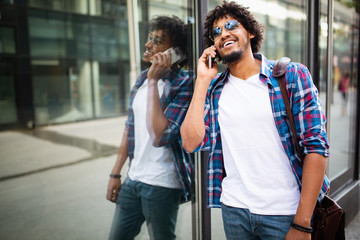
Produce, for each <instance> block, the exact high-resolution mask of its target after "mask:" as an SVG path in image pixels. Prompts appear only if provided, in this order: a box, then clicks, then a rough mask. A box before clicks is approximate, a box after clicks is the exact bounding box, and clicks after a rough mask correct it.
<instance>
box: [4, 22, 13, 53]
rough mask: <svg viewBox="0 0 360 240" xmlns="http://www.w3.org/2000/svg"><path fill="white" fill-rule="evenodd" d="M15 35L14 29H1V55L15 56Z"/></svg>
mask: <svg viewBox="0 0 360 240" xmlns="http://www.w3.org/2000/svg"><path fill="white" fill-rule="evenodd" d="M15 53H16V46H15V33H14V28H12V27H3V26H1V27H0V54H15Z"/></svg>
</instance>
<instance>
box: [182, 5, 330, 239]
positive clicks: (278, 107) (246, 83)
mask: <svg viewBox="0 0 360 240" xmlns="http://www.w3.org/2000/svg"><path fill="white" fill-rule="evenodd" d="M205 29H206V34H205V38H206V40H205V43H206V45H207V47H208V48H207V49H205V51H204V53H203V54H202V56H201V57H200V59H199V61H198V69H197V80H196V83H195V90H194V95H193V98H192V100H191V104H190V107H189V110H188V113H187V115H186V117H185V120H184V122H183V124H182V126H181V137H182V142H183V146H184V148H185V149H186V150H187V151H188V152H194V151H198V150H210V153H209V160H208V186H207V189H208V206H209V207H221V208H222V215H223V222H224V228H225V234H226V237H227V239H310V238H311V234H310V233H308V232H310V231H311V217H312V213H313V210H314V206H315V204H316V201H317V199H319V200H321V199H322V198H323V196H324V194H325V193H326V192H327V191H328V188H329V181H328V179H327V178H326V176H325V167H326V160H327V156H328V143H327V136H326V132H325V116H324V113H323V111H322V110H321V103H320V100H319V98H318V95H317V89H316V87H315V86H314V84H313V82H312V79H311V76H310V73H309V71H308V69H307V68H306V67H305V66H303V65H301V64H297V63H290V64H289V66H288V69H287V73H286V76H285V83H286V88H287V90H288V94H289V97H290V102H291V105H292V111H293V114H294V118H295V125H296V132H297V135H298V138H299V143H300V146H301V151H302V153H303V155H304V156H305V157H304V164H303V165H302V164H301V160H300V158H299V156H298V154H297V153H296V150H295V146H294V142H293V140H292V135H291V130H290V126H289V124H288V119H287V114H286V110H285V104H284V102H283V100H282V96H281V92H280V88H279V84H278V79H276V78H274V77H273V76H272V70H273V65H274V61H269V60H267V59H266V58H265V57H264V56H263V55H261V54H255V53H256V52H258V51H259V50H260V45H261V42H262V40H263V30H262V26H261V25H260V24H259V23H258V22H257V21H256V20H255V19H254V17H253V16H252V14H251V13H250V12H249V11H248V10H247V9H246V8H244V7H242V6H241V5H238V4H236V3H235V2H231V3H227V2H225V1H224V2H223V4H222V5H221V6H217V7H216V8H215V9H214V10H212V11H211V12H209V14H208V15H207V17H206V21H205ZM209 56H211V58H215V57H217V58H218V59H220V60H222V61H223V62H224V63H225V64H226V65H227V67H228V68H227V69H226V71H225V72H223V73H222V74H221V75H218V76H216V75H217V63H216V62H214V63H213V64H212V67H211V68H209V65H208V61H209V60H208V58H209ZM291 226H293V227H291ZM299 226H301V227H303V228H301V227H299ZM295 228H297V229H302V230H303V231H300V230H297V229H295Z"/></svg>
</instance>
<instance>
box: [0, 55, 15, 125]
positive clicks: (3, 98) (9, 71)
mask: <svg viewBox="0 0 360 240" xmlns="http://www.w3.org/2000/svg"><path fill="white" fill-rule="evenodd" d="M14 77H15V72H14V66H13V63H12V61H9V60H8V59H1V60H0V113H1V114H0V124H10V123H16V122H17V115H16V103H15V88H14V84H15V82H14Z"/></svg>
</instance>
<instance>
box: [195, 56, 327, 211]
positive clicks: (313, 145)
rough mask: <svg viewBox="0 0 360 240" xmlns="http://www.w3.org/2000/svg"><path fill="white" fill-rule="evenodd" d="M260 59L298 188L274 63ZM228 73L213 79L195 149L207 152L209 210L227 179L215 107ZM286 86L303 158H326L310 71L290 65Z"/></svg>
mask: <svg viewBox="0 0 360 240" xmlns="http://www.w3.org/2000/svg"><path fill="white" fill-rule="evenodd" d="M254 57H255V58H257V59H259V60H261V61H262V62H261V70H260V74H259V78H260V81H262V82H263V83H266V84H267V86H268V89H269V97H270V102H271V108H272V112H273V116H274V119H275V124H276V128H277V130H278V133H279V136H280V139H281V142H282V145H283V147H284V149H285V152H286V154H287V156H288V158H289V160H290V165H291V168H292V170H293V173H294V175H295V178H296V180H297V183H298V184H299V187H300V189H301V178H302V164H301V160H300V158H299V156H298V154H297V153H296V147H295V144H294V142H293V139H292V134H291V130H290V125H289V122H288V116H287V113H286V108H285V104H284V102H283V99H282V96H281V91H280V87H279V84H278V79H276V78H275V77H273V76H272V69H273V65H274V61H269V60H268V59H266V58H265V57H264V56H263V55H260V54H254ZM228 74H229V70H228V69H227V70H226V71H225V72H223V73H222V74H221V75H218V76H217V77H216V78H214V79H213V80H212V82H211V84H210V87H209V89H208V92H207V96H206V100H205V109H204V122H205V128H206V134H205V137H204V139H203V141H202V142H201V143H200V145H199V146H198V147H197V148H196V150H195V151H199V150H210V152H209V160H208V182H207V192H208V202H207V204H208V207H220V195H221V182H222V180H223V178H224V177H225V176H226V173H225V169H224V165H223V154H222V147H221V135H220V127H219V122H218V110H219V109H218V108H219V99H220V95H221V91H222V89H223V87H224V84H225V82H226V81H227V79H228ZM284 80H285V85H286V88H287V90H288V95H289V99H290V105H291V106H292V112H293V115H294V121H295V128H296V133H297V136H298V139H299V144H300V148H301V151H302V152H303V156H305V155H306V154H308V153H318V154H321V155H323V156H326V157H327V156H329V152H328V148H329V145H328V142H327V135H326V130H325V122H326V119H325V115H324V113H323V111H322V109H321V102H320V99H319V97H318V91H317V89H316V87H315V85H314V83H313V81H312V78H311V75H310V73H309V70H308V69H307V68H306V67H305V66H304V65H302V64H299V63H289V65H288V68H287V72H286V75H285V79H284ZM329 186H330V182H329V180H328V178H327V177H326V176H325V178H324V181H323V185H322V188H321V191H320V194H319V197H318V199H319V200H320V201H321V200H322V198H323V197H324V195H325V194H326V193H327V192H328V190H329Z"/></svg>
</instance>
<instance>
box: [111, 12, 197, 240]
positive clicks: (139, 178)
mask: <svg viewBox="0 0 360 240" xmlns="http://www.w3.org/2000/svg"><path fill="white" fill-rule="evenodd" d="M150 32H151V34H149V39H148V42H147V43H146V44H145V48H146V51H145V53H144V55H143V61H145V62H149V63H152V64H151V67H150V68H149V69H146V70H145V71H143V72H142V73H141V74H140V76H139V77H138V79H137V80H136V83H135V86H134V87H133V89H132V91H131V97H130V104H129V111H128V119H127V122H126V129H125V131H124V134H123V138H122V142H121V145H120V148H119V152H118V156H117V159H116V163H115V165H114V167H113V169H112V171H111V175H110V176H111V177H110V180H109V184H108V190H107V196H106V197H107V199H108V200H110V201H112V202H116V210H115V215H114V219H113V223H112V227H111V232H110V236H109V238H110V239H122V240H124V239H134V237H135V236H136V235H137V234H138V233H139V232H140V229H141V225H142V224H143V222H144V221H146V224H147V228H148V233H149V235H150V238H151V239H156V240H158V239H166V240H168V239H175V225H176V219H177V213H178V209H179V204H180V199H181V195H182V194H183V197H185V200H186V199H187V197H188V190H189V179H190V178H189V176H190V171H188V170H189V169H190V166H189V164H190V162H189V161H185V160H184V161H183V158H182V157H183V156H184V157H185V156H187V155H185V154H184V152H183V151H182V149H181V143H180V135H179V130H180V125H181V123H182V121H183V119H184V117H185V114H186V111H187V107H188V105H189V102H190V99H191V96H192V91H193V86H192V79H191V78H190V77H189V72H188V71H185V70H183V69H181V67H180V66H181V65H182V64H183V62H184V60H183V59H180V60H179V61H178V62H177V63H174V64H171V58H174V57H175V52H170V53H167V54H164V51H166V50H167V49H169V48H171V47H172V48H176V49H177V50H176V51H177V52H178V53H180V52H182V53H186V44H187V39H186V34H185V26H184V24H183V22H182V21H181V20H180V19H178V18H177V17H172V18H170V17H165V16H159V17H157V18H155V19H153V20H152V21H151V22H150ZM128 156H129V159H130V168H129V172H128V177H127V178H126V180H125V181H124V183H121V179H120V175H119V174H120V172H121V169H122V167H123V165H124V163H125V161H126V159H127V157H128ZM185 159H188V158H185ZM174 163H176V164H174ZM119 190H120V191H119Z"/></svg>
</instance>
